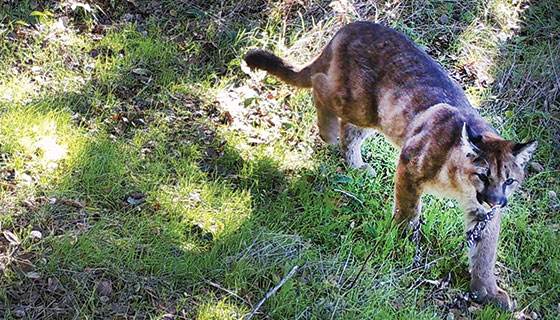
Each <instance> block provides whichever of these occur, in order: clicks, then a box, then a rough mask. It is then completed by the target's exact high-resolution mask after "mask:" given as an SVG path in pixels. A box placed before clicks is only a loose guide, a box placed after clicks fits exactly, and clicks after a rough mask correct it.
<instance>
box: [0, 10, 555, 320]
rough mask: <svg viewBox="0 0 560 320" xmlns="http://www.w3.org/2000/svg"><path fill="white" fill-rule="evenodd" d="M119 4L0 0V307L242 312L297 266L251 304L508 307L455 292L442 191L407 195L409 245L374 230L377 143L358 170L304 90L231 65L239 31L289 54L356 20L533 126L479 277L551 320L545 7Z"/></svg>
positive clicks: (382, 186) (320, 315)
mask: <svg viewBox="0 0 560 320" xmlns="http://www.w3.org/2000/svg"><path fill="white" fill-rule="evenodd" d="M136 2H137V3H138V7H135V6H134V5H133V4H132V2H125V1H104V2H102V1H99V2H94V4H95V3H96V4H97V6H95V5H93V4H92V10H91V11H88V10H86V9H87V8H83V7H78V8H76V9H74V10H73V9H72V8H71V7H70V6H65V5H64V4H62V5H61V4H60V3H59V2H53V3H50V4H46V5H45V6H46V7H37V4H36V3H35V2H29V1H22V2H18V3H17V4H14V3H11V2H10V3H7V4H5V5H4V7H3V11H1V12H0V23H1V25H0V37H1V38H0V39H1V41H0V44H1V45H0V61H1V63H0V110H1V113H0V146H1V149H0V155H1V156H2V158H1V162H0V172H1V173H2V180H0V183H1V184H0V208H1V212H2V214H1V215H0V229H1V230H2V232H4V234H3V236H2V237H0V241H1V242H0V266H1V268H2V270H3V272H4V277H3V278H2V279H1V280H0V283H1V285H0V315H2V316H3V317H6V318H18V317H22V316H23V317H27V318H56V317H58V318H80V319H81V318H103V317H108V318H114V317H116V318H118V317H121V318H124V317H135V318H166V319H167V318H171V317H172V316H174V317H176V318H200V319H237V318H243V317H245V316H247V315H248V313H249V312H250V311H251V309H252V307H253V306H254V305H255V304H256V303H257V302H258V300H259V299H260V298H261V297H262V296H263V295H264V294H265V293H266V292H267V291H268V290H270V289H271V288H272V287H273V286H274V285H275V284H277V283H278V282H279V281H280V280H281V279H282V277H283V276H284V275H286V274H287V273H288V272H289V270H290V269H291V268H292V267H293V266H295V265H298V266H299V267H300V269H299V270H300V271H298V273H296V275H295V276H294V277H293V278H292V279H291V280H289V281H288V282H287V283H286V284H285V285H284V286H283V287H282V288H281V289H280V290H279V291H278V292H277V293H276V294H275V295H274V296H272V297H271V298H270V299H268V300H267V301H266V302H265V304H264V305H263V306H262V307H261V309H260V312H261V317H264V316H265V315H267V316H268V317H269V318H274V319H277V318H278V319H280V318H299V319H324V318H346V319H355V318H380V319H387V318H391V319H393V318H396V319H399V318H402V319H410V318H419V319H437V318H442V317H448V314H449V313H451V314H455V317H467V318H481V319H495V318H502V319H507V318H509V317H510V316H511V315H510V314H507V313H502V312H500V311H498V310H496V309H494V308H492V307H484V306H478V305H475V304H471V303H470V302H468V301H465V299H464V297H465V292H466V291H467V290H468V273H467V261H466V258H465V253H464V250H460V249H459V247H460V244H461V241H462V239H463V233H462V223H461V218H460V217H461V213H460V212H459V210H457V209H456V208H455V206H454V204H453V203H452V202H449V201H448V200H444V199H436V198H433V197H426V198H425V199H424V211H423V215H424V218H425V219H426V221H427V224H426V225H425V226H424V227H423V230H422V231H423V235H424V236H423V238H422V241H421V246H420V249H417V247H416V245H414V244H413V243H411V242H409V241H408V240H406V239H402V237H401V236H400V235H398V234H397V233H396V232H395V230H394V229H392V228H391V227H390V223H389V219H390V212H391V206H392V184H393V183H392V181H393V173H394V160H395V159H396V157H397V154H398V153H397V151H396V150H394V149H393V148H392V147H391V146H390V145H389V144H388V143H387V142H386V141H385V140H384V138H382V137H375V138H373V139H372V140H371V141H370V142H369V143H368V144H367V146H366V147H365V148H364V150H363V151H364V155H365V157H366V158H367V159H368V161H369V162H370V163H372V165H373V166H374V167H375V169H376V170H377V172H378V175H377V176H376V177H375V178H367V177H363V176H361V175H360V173H359V172H354V171H347V170H346V169H345V168H344V167H343V166H342V165H341V164H340V160H339V154H338V153H337V151H336V150H334V149H331V148H329V147H327V146H325V145H323V144H322V143H321V142H320V141H319V139H318V137H317V131H316V128H315V125H314V109H313V106H312V101H311V95H310V93H309V92H308V91H305V90H299V91H297V90H295V89H293V88H290V87H287V86H285V85H283V84H280V83H279V82H277V81H276V80H275V79H274V78H270V77H264V75H262V74H252V75H251V76H248V75H246V74H244V73H243V71H242V68H241V66H240V59H239V58H240V57H241V56H242V55H243V53H244V52H246V51H247V50H248V49H249V48H251V47H265V48H268V49H272V50H274V51H276V52H277V53H279V54H281V55H283V56H286V57H289V58H290V59H292V60H293V61H296V62H300V63H303V62H306V61H308V60H309V59H311V58H312V57H313V56H314V55H315V54H317V53H318V52H320V50H321V48H322V47H323V46H324V45H325V43H326V41H328V39H329V37H330V36H331V35H332V34H334V32H335V31H336V30H337V29H338V28H339V27H340V26H341V25H342V24H344V23H346V22H349V21H353V20H357V19H369V20H374V21H379V22H382V23H385V24H387V25H390V26H393V27H396V28H398V29H400V30H402V31H404V32H406V33H407V34H408V35H409V36H411V37H412V38H413V39H414V40H415V41H416V42H417V43H419V44H420V45H422V46H423V47H424V48H425V49H426V50H427V51H428V52H429V53H430V54H431V55H432V56H433V57H434V58H435V59H436V60H438V61H439V62H440V63H441V64H442V65H444V67H445V68H446V69H448V70H449V71H450V73H451V74H452V75H453V76H454V77H455V78H457V79H458V80H459V81H461V83H462V84H463V86H464V87H465V89H466V90H467V92H468V94H469V96H470V98H471V101H472V102H473V105H475V106H477V107H479V108H480V111H481V113H482V114H483V115H484V116H486V117H487V119H489V120H490V121H491V122H492V123H494V124H495V126H496V127H497V128H498V129H499V130H500V131H501V132H502V133H503V135H504V136H505V137H507V138H512V139H517V140H521V141H525V140H527V139H530V138H535V139H538V140H539V151H538V153H537V154H536V156H535V159H536V161H537V162H538V163H540V164H541V165H542V166H543V167H544V170H542V172H536V171H535V170H531V171H530V172H529V178H528V180H527V183H526V184H525V185H524V187H523V188H522V189H521V190H520V191H519V192H518V193H517V194H516V196H515V199H514V200H513V201H512V204H511V206H510V207H509V209H508V210H507V212H508V214H507V215H506V217H505V221H504V224H503V229H504V231H503V234H502V241H501V245H500V250H499V259H498V260H499V264H498V267H497V272H499V274H500V284H501V286H502V287H504V288H505V289H507V290H508V291H509V292H510V294H511V295H512V296H513V297H515V298H516V299H517V302H518V305H519V306H520V308H521V309H522V310H521V311H522V313H518V314H517V315H516V317H518V318H520V317H522V316H535V317H539V318H547V319H554V318H557V316H558V310H557V307H558V306H557V304H558V303H559V302H560V295H559V292H560V288H559V287H558V284H559V283H560V252H559V251H560V249H559V248H558V243H559V236H558V230H559V227H558V218H559V211H558V208H557V207H556V208H554V206H553V205H554V201H555V202H556V203H558V201H559V200H558V199H554V198H553V197H552V195H551V194H550V191H556V193H560V189H558V180H559V177H560V174H559V172H558V168H559V167H560V161H559V160H558V159H559V158H560V152H559V136H558V132H560V131H559V129H560V126H559V124H558V121H559V112H560V109H559V108H560V103H559V102H558V99H557V97H558V90H559V85H560V83H559V81H560V78H559V76H558V74H559V73H560V65H559V64H558V61H560V47H559V46H558V43H559V41H558V40H559V38H560V34H559V31H558V30H559V26H558V23H559V21H560V14H559V12H558V10H559V9H558V3H555V2H552V1H550V2H545V3H542V4H538V3H536V2H534V3H531V2H518V1H515V2H512V1H505V0H493V1H489V2H486V1H480V2H479V1H475V0H471V1H467V2H464V4H455V3H452V2H447V1H435V0H434V1H403V2H378V3H376V4H375V5H371V4H362V3H355V4H354V5H353V6H347V5H344V3H345V2H332V3H330V5H329V2H328V1H326V2H320V3H316V2H310V1H302V2H298V1H293V2H292V1H285V2H259V1H250V0H246V1H241V2H236V1H231V2H213V1H206V2H199V3H198V4H191V5H186V4H185V3H183V2H179V1H174V0H166V1H159V2H157V3H156V2H155V1H152V2H150V1H141V0H137V1H136ZM461 3H463V2H461ZM47 8H48V9H49V10H51V11H52V12H53V13H54V17H51V16H48V15H46V16H42V17H40V16H30V13H31V12H32V11H34V10H38V11H43V10H44V9H47ZM94 15H95V17H94ZM64 17H66V18H64ZM18 21H24V22H26V25H22V23H20V22H18ZM537 171H540V170H537ZM339 190H342V191H345V192H349V193H350V194H352V195H355V196H356V197H357V198H359V199H360V201H357V200H354V199H352V198H351V197H348V196H345V195H344V193H342V192H341V191H339ZM32 231H39V232H40V235H41V236H42V237H41V239H38V238H37V232H32ZM16 237H17V239H16ZM371 250H374V253H373V255H372V256H371V259H370V260H369V261H368V262H367V265H366V267H365V269H364V271H363V273H362V274H361V275H360V277H359V279H358V281H357V282H356V283H355V285H354V286H353V287H352V288H350V289H349V288H348V286H349V284H350V283H351V282H352V281H353V279H354V277H355V276H356V274H358V271H359V269H360V268H361V267H362V266H363V265H364V262H365V259H366V256H367V255H368V254H369V253H370V251H371ZM232 292H233V293H235V295H234V294H232ZM469 307H470V308H469Z"/></svg>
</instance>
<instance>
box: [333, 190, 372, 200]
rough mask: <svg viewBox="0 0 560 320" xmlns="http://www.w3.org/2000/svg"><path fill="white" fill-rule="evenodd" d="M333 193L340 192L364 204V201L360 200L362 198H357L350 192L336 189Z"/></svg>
mask: <svg viewBox="0 0 560 320" xmlns="http://www.w3.org/2000/svg"><path fill="white" fill-rule="evenodd" d="M333 191H336V192H340V193H342V194H343V195H345V196H347V197H349V198H352V199H354V200H356V201H358V202H359V203H360V204H364V202H363V201H362V200H360V198H358V197H356V196H355V195H353V194H351V193H350V192H348V191H344V190H340V189H336V188H334V189H333Z"/></svg>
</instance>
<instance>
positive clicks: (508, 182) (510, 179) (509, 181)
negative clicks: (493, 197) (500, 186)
mask: <svg viewBox="0 0 560 320" xmlns="http://www.w3.org/2000/svg"><path fill="white" fill-rule="evenodd" d="M513 181H514V180H513V179H512V178H509V179H507V180H506V184H507V185H510V184H512V183H513Z"/></svg>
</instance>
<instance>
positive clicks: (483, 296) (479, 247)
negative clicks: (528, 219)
mask: <svg viewBox="0 0 560 320" xmlns="http://www.w3.org/2000/svg"><path fill="white" fill-rule="evenodd" d="M501 223H502V217H501V213H500V212H499V210H498V211H497V212H496V213H495V214H494V217H493V218H492V220H490V221H489V222H488V224H487V225H486V228H484V230H483V231H482V236H481V238H480V239H479V240H478V242H475V244H474V245H473V246H472V247H471V248H469V260H470V267H471V286H470V287H471V292H472V294H473V295H474V298H475V300H477V301H479V302H491V303H494V304H496V305H498V306H500V307H501V308H503V309H507V310H512V309H514V308H515V303H514V302H513V301H512V300H511V299H510V298H509V296H508V294H507V292H505V291H504V290H502V289H500V288H499V287H498V285H497V283H496V277H495V276H494V265H495V264H496V251H497V249H498V238H499V236H500V226H501ZM475 225H476V214H475V213H472V212H471V213H468V214H467V229H468V230H470V229H472V228H474V226H475Z"/></svg>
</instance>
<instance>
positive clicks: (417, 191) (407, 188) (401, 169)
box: [393, 156, 422, 229]
mask: <svg viewBox="0 0 560 320" xmlns="http://www.w3.org/2000/svg"><path fill="white" fill-rule="evenodd" d="M421 196H422V191H421V186H420V183H418V181H417V180H416V179H415V177H414V174H412V173H411V172H410V171H409V170H408V168H407V164H405V163H404V161H403V157H402V156H401V159H400V160H399V163H398V165H397V173H396V175H395V207H394V209H393V221H394V222H396V223H397V224H401V223H407V222H408V223H409V227H411V228H412V229H415V228H416V227H417V224H418V215H419V214H420V205H421V201H420V197H421Z"/></svg>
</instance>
